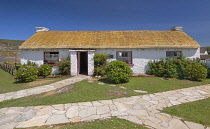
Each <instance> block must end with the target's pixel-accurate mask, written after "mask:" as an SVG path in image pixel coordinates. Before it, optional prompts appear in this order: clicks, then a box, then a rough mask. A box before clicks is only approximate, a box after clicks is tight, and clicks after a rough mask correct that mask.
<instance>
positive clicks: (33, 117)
mask: <svg viewBox="0 0 210 129" xmlns="http://www.w3.org/2000/svg"><path fill="white" fill-rule="evenodd" d="M208 97H210V84H208V85H203V86H197V87H191V88H185V89H179V90H174V91H166V92H161V93H154V94H147V95H141V96H132V97H127V98H119V99H113V100H100V101H92V102H80V103H69V104H57V105H50V106H30V107H10V108H2V109H0V129H12V128H15V127H16V128H24V127H32V126H42V125H51V124H60V123H69V122H80V121H92V120H97V119H107V118H111V117H118V118H122V119H126V120H129V121H131V122H134V123H137V124H140V125H142V124H144V125H147V126H149V127H150V128H157V129H210V128H209V127H205V126H203V125H201V124H197V123H193V122H188V121H181V120H180V119H179V118H177V117H173V116H170V115H168V114H165V113H160V110H162V109H163V108H165V107H171V106H174V105H179V104H182V103H187V102H193V101H197V100H202V99H206V98H208Z"/></svg>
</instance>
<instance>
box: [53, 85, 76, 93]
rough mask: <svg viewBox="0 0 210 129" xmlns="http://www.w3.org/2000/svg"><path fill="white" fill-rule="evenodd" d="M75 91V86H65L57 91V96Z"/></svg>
mask: <svg viewBox="0 0 210 129" xmlns="http://www.w3.org/2000/svg"><path fill="white" fill-rule="evenodd" d="M73 89H74V86H65V87H62V88H60V89H57V90H56V91H55V93H56V94H60V93H66V92H69V91H71V90H73Z"/></svg>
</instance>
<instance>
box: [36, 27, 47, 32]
mask: <svg viewBox="0 0 210 129" xmlns="http://www.w3.org/2000/svg"><path fill="white" fill-rule="evenodd" d="M35 29H36V32H41V31H48V30H49V29H48V28H45V27H35Z"/></svg>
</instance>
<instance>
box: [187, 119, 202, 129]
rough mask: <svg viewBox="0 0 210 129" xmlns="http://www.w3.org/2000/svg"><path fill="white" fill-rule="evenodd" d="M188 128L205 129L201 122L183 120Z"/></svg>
mask: <svg viewBox="0 0 210 129" xmlns="http://www.w3.org/2000/svg"><path fill="white" fill-rule="evenodd" d="M184 123H186V124H187V126H188V127H189V128H190V129H205V128H204V126H203V125H202V124H198V123H193V122H190V121H184Z"/></svg>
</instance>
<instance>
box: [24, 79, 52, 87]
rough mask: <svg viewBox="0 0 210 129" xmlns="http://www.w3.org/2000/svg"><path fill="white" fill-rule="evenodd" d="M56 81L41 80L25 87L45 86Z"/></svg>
mask: <svg viewBox="0 0 210 129" xmlns="http://www.w3.org/2000/svg"><path fill="white" fill-rule="evenodd" d="M52 81H54V80H40V81H33V82H28V83H26V84H24V86H25V87H30V86H37V85H43V84H46V83H49V82H52Z"/></svg>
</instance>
